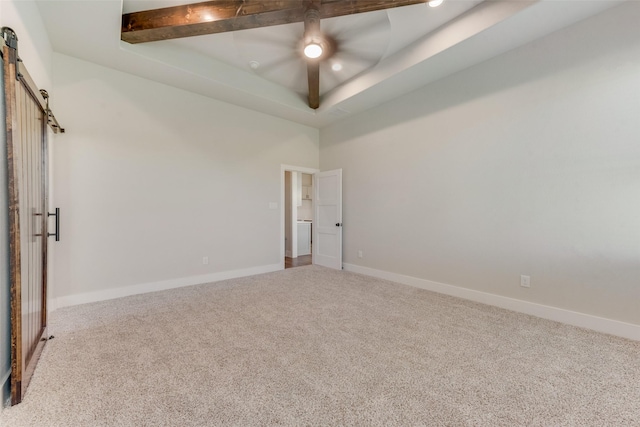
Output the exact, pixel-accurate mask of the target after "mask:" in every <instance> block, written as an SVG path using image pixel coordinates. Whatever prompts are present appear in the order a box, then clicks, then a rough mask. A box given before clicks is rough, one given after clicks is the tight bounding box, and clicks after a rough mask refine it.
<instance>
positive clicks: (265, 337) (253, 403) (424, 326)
mask: <svg viewBox="0 0 640 427" xmlns="http://www.w3.org/2000/svg"><path fill="white" fill-rule="evenodd" d="M51 330H52V331H53V333H54V335H55V338H54V339H52V340H50V341H49V343H48V344H47V346H46V347H45V351H44V353H43V354H42V359H41V361H40V363H39V365H38V367H37V369H36V372H35V375H34V377H33V380H32V383H31V385H30V387H29V389H28V392H27V394H26V397H25V399H24V401H23V403H22V404H20V405H17V406H15V407H12V408H8V409H6V410H5V411H3V412H2V415H1V417H2V418H0V421H2V425H5V426H14V427H19V426H210V425H236V426H248V425H288V426H294V425H324V426H328V425H331V426H335V425H379V426H382V425H384V426H391V425H428V426H465V425H466V426H634V425H640V343H639V342H635V341H630V340H625V339H622V338H618V337H614V336H610V335H605V334H600V333H596V332H592V331H588V330H584V329H579V328H575V327H572V326H568V325H564V324H560V323H555V322H551V321H548V320H543V319H539V318H535V317H531V316H527V315H524V314H519V313H515V312H511V311H507V310H503V309H499V308H495V307H491V306H486V305H482V304H477V303H474V302H470V301H467V300H461V299H457V298H453V297H449V296H445V295H440V294H436V293H432V292H428V291H425V290H422V289H418V288H413V287H409V286H404V285H399V284H396V283H392V282H388V281H383V280H379V279H375V278H371V277H367V276H362V275H358V274H354V273H348V272H341V271H334V270H330V269H326V268H323V267H319V266H308V267H301V268H295V269H289V270H284V271H280V272H275V273H268V274H263V275H258V276H252V277H246V278H240V279H233V280H228V281H223V282H217V283H213V284H207V285H199V286H192V287H186V288H181V289H174V290H169V291H163V292H157V293H152V294H145V295H138V296H133V297H127V298H122V299H117V300H111V301H104V302H99V303H93V304H85V305H81V306H74V307H70V308H65V309H60V310H57V311H56V312H55V313H54V315H53V318H52V320H51Z"/></svg>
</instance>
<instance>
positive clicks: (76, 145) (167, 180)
mask: <svg viewBox="0 0 640 427" xmlns="http://www.w3.org/2000/svg"><path fill="white" fill-rule="evenodd" d="M54 76H55V81H54V85H55V90H56V96H57V99H56V115H57V117H58V118H59V120H61V121H62V122H63V123H64V125H65V127H66V129H67V133H66V134H65V135H64V136H63V137H60V138H58V140H57V141H56V145H55V147H54V150H53V151H54V162H55V163H56V176H55V179H56V182H57V193H56V204H57V206H59V207H60V208H61V210H62V225H61V231H62V241H61V242H60V244H59V246H58V254H57V258H56V283H57V287H56V295H55V297H56V298H57V303H58V304H60V305H66V304H75V303H81V302H86V301H91V300H98V299H103V298H110V297H115V296H121V295H126V294H131V293H137V292H143V291H148V290H153V289H161V288H164V287H172V286H179V285H184V284H190V283H194V282H198V281H202V280H205V281H206V280H208V279H212V278H216V277H220V276H219V275H218V276H216V274H218V273H221V272H237V271H241V272H242V271H246V269H252V268H253V270H250V271H256V270H255V267H262V268H264V269H266V270H269V269H274V268H278V267H279V266H280V265H281V263H282V260H281V259H280V250H281V241H280V240H281V236H280V221H281V213H280V210H279V209H282V208H283V207H282V206H280V191H281V188H280V185H281V176H280V173H281V164H295V165H301V166H305V167H317V165H318V159H319V151H318V150H319V148H318V140H319V132H318V130H317V129H312V128H309V127H306V126H302V125H298V124H294V123H292V122H288V121H285V120H282V119H277V118H274V117H271V116H267V115H265V114H261V113H256V112H253V111H250V110H246V109H243V108H240V107H236V106H233V105H230V104H226V103H223V102H219V101H215V100H212V99H209V98H205V97H202V96H198V95H195V94H193V93H190V92H186V91H182V90H178V89H175V88H172V87H168V86H164V85H161V84H158V83H155V82H151V81H148V80H144V79H141V78H138V77H134V76H131V75H128V74H124V73H121V72H117V71H114V70H111V69H108V68H104V67H101V66H98V65H95V64H91V63H88V62H84V61H81V60H77V59H74V58H71V57H68V56H65V55H60V54H55V55H54ZM270 202H276V203H278V209H275V210H272V209H269V203H270ZM203 256H208V257H209V260H210V261H209V262H210V263H209V265H203V263H202V258H203ZM260 271H262V270H260ZM194 277H195V279H194Z"/></svg>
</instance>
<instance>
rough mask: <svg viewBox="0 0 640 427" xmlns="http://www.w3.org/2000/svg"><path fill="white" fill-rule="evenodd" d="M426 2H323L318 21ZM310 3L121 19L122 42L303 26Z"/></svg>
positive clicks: (229, 0)
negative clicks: (277, 26)
mask: <svg viewBox="0 0 640 427" xmlns="http://www.w3.org/2000/svg"><path fill="white" fill-rule="evenodd" d="M426 1H427V0H322V1H321V3H320V5H319V11H320V18H322V19H325V18H332V17H335V16H344V15H351V14H355V13H363V12H373V11H375V10H382V9H389V8H394V7H401V6H409V5H413V4H418V3H425V2H426ZM312 3H314V1H313V0H214V1H206V2H202V3H194V4H188V5H182V6H173V7H166V8H162V9H154V10H146V11H141V12H133V13H127V14H124V15H122V29H121V38H122V40H124V41H126V42H129V43H144V42H151V41H158V40H169V39H176V38H182V37H192V36H201V35H205V34H216V33H223V32H227V31H236V30H247V29H251V28H259V27H268V26H272V25H282V24H290V23H293V22H304V15H305V11H306V10H307V7H308V6H309V4H312Z"/></svg>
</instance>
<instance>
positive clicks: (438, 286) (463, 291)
mask: <svg viewBox="0 0 640 427" xmlns="http://www.w3.org/2000/svg"><path fill="white" fill-rule="evenodd" d="M343 267H344V269H345V270H346V271H351V272H354V273H360V274H364V275H366V276H372V277H377V278H380V279H385V280H390V281H392V282H397V283H402V284H404V285H409V286H414V287H416V288H421V289H426V290H429V291H433V292H438V293H441V294H446V295H451V296H454V297H459V298H463V299H468V300H471V301H476V302H480V303H483V304H488V305H493V306H496V307H500V308H505V309H507V310H512V311H517V312H520V313H525V314H530V315H532V316H536V317H541V318H543V319H549V320H554V321H556V322H561V323H566V324H569V325H573V326H578V327H581V328H586V329H591V330H594V331H597V332H604V333H606V334H611V335H617V336H619V337H623V338H628V339H632V340H636V341H640V325H635V324H632V323H625V322H620V321H618V320H612V319H606V318H603V317H597V316H592V315H590V314H584V313H579V312H576V311H570V310H565V309H562V308H557V307H551V306H548V305H542V304H537V303H534V302H529V301H523V300H519V299H515V298H509V297H504V296H500V295H495V294H490V293H487V292H481V291H475V290H473V289H467V288H462V287H459V286H453V285H447V284H445V283H438V282H433V281H431V280H425V279H419V278H417V277H411V276H405V275H402V274H397V273H391V272H388V271H383V270H376V269H373V268H369V267H362V266H359V265H355V264H344V265H343Z"/></svg>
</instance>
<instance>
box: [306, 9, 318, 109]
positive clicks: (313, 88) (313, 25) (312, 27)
mask: <svg viewBox="0 0 640 427" xmlns="http://www.w3.org/2000/svg"><path fill="white" fill-rule="evenodd" d="M320 36H321V33H320V0H313V1H312V2H310V3H309V4H308V6H307V11H306V12H305V15H304V38H305V43H306V42H307V41H312V40H313V39H314V38H319V37H320ZM307 80H308V82H309V107H310V108H313V109H314V110H315V109H316V108H318V107H319V106H320V58H317V59H307Z"/></svg>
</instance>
